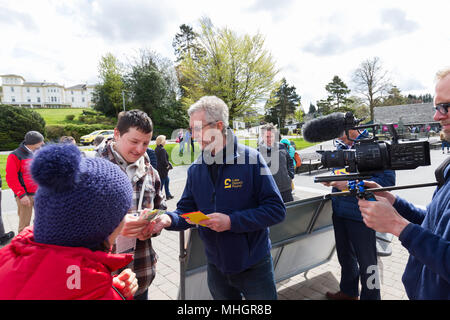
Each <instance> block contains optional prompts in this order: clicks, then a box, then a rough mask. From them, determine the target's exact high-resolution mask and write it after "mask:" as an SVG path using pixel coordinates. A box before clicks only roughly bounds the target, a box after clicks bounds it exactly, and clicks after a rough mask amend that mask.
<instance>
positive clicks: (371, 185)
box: [364, 180, 395, 206]
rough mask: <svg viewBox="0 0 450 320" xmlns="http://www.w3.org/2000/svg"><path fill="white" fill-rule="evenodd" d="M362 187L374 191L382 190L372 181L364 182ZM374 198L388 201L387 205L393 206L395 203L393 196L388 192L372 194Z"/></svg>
mask: <svg viewBox="0 0 450 320" xmlns="http://www.w3.org/2000/svg"><path fill="white" fill-rule="evenodd" d="M364 187H365V188H366V189H375V188H382V187H381V186H380V185H379V184H378V183H376V182H374V181H367V180H364ZM374 194H375V196H378V197H383V198H385V199H386V200H388V201H389V203H390V204H391V206H392V205H394V202H395V194H393V193H391V192H389V191H377V192H374Z"/></svg>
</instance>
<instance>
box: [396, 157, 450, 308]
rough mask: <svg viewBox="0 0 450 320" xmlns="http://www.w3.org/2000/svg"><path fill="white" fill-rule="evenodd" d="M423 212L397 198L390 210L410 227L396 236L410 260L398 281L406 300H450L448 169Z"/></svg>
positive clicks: (448, 168) (449, 199)
mask: <svg viewBox="0 0 450 320" xmlns="http://www.w3.org/2000/svg"><path fill="white" fill-rule="evenodd" d="M445 177H446V182H445V184H444V185H443V186H442V187H440V188H439V189H437V190H436V191H435V193H434V195H433V199H432V201H431V203H430V204H429V205H428V206H427V209H426V210H423V209H420V208H417V207H415V206H414V205H412V204H411V203H409V202H407V201H406V200H404V199H402V198H400V197H398V196H397V199H396V201H395V203H394V208H395V209H396V210H397V212H398V213H400V214H401V215H402V216H403V217H404V218H405V219H407V220H408V221H410V222H411V223H410V224H408V225H407V226H406V228H405V229H403V231H402V232H401V233H400V236H399V239H400V241H401V243H402V245H403V246H404V247H405V248H406V249H408V251H409V254H410V257H409V260H408V264H407V265H406V268H405V272H404V274H403V277H402V281H403V284H404V286H405V289H406V293H407V294H408V297H409V299H427V300H428V299H430V300H438V299H439V300H448V299H450V165H449V166H447V168H446V170H445Z"/></svg>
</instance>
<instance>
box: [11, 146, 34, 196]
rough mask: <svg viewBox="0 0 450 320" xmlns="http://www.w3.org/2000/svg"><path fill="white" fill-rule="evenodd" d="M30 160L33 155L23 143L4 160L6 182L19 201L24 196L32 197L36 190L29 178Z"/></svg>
mask: <svg viewBox="0 0 450 320" xmlns="http://www.w3.org/2000/svg"><path fill="white" fill-rule="evenodd" d="M32 160H33V153H32V152H31V151H30V150H28V149H27V148H26V147H25V145H24V144H23V142H22V143H21V144H20V146H19V147H18V148H17V149H16V150H14V151H13V152H11V153H10V154H9V155H8V159H7V160H6V177H5V178H6V182H7V183H8V186H9V187H10V188H11V190H12V191H13V192H14V194H15V195H16V196H17V197H19V199H21V198H23V197H24V196H26V195H34V194H35V192H36V190H37V188H38V185H37V184H36V182H34V180H33V178H32V177H31V172H30V164H31V161H32Z"/></svg>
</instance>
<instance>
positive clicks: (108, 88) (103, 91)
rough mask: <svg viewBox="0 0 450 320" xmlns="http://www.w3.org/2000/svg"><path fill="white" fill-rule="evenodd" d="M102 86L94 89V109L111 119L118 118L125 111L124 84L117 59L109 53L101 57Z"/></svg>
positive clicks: (100, 73) (99, 69) (100, 75)
mask: <svg viewBox="0 0 450 320" xmlns="http://www.w3.org/2000/svg"><path fill="white" fill-rule="evenodd" d="M98 71H99V77H100V79H101V84H99V85H97V86H96V87H95V89H94V93H93V100H94V109H95V110H97V111H100V112H102V113H103V114H105V115H106V116H109V117H117V115H118V113H119V112H120V111H121V110H122V109H123V99H122V91H123V89H124V83H123V80H122V73H121V69H120V66H119V61H118V60H117V58H116V57H115V56H114V55H113V54H111V53H108V54H106V55H105V56H103V57H101V59H100V63H99V67H98Z"/></svg>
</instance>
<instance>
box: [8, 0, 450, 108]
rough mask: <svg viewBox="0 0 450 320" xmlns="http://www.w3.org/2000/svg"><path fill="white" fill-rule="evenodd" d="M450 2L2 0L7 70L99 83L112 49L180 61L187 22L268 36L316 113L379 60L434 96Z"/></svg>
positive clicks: (281, 65) (444, 57) (446, 48)
mask: <svg viewBox="0 0 450 320" xmlns="http://www.w3.org/2000/svg"><path fill="white" fill-rule="evenodd" d="M449 12H450V1H448V0H433V1H416V0H409V1H403V0H397V1H395V0H390V1H384V0H377V1H361V0H359V1H351V0H348V1H347V0H342V1H335V0H317V1H311V0H310V1H298V0H297V1H296V0H227V1H215V0H209V1H203V0H189V1H175V0H164V1H161V0H158V1H154V0H127V1H119V0H65V1H59V0H31V1H28V0H14V1H13V0H0V39H1V45H0V75H1V74H18V75H21V76H23V77H24V78H25V79H26V81H44V80H45V81H47V82H57V83H59V84H61V85H64V86H66V87H69V86H73V85H76V84H80V83H89V84H94V83H97V82H98V81H99V79H98V63H99V61H100V58H101V57H102V56H104V55H105V54H106V53H109V52H110V53H112V54H114V55H115V56H116V57H117V58H118V59H119V60H120V61H122V62H125V63H126V62H127V61H130V60H132V59H133V57H136V56H137V55H138V52H139V50H140V49H148V50H152V51H155V52H157V53H158V54H160V55H161V56H163V57H166V58H168V59H169V60H172V61H174V60H175V55H174V50H173V47H172V41H173V38H174V36H175V34H176V33H177V32H179V26H180V25H181V24H183V23H184V24H189V25H191V26H192V27H194V29H198V27H199V19H200V18H201V17H209V18H210V19H211V21H212V22H213V24H214V25H215V26H216V27H218V28H222V27H228V28H230V29H232V30H234V31H236V32H237V33H238V34H240V35H243V34H250V35H254V34H256V33H257V32H259V33H261V34H262V35H263V36H264V37H265V48H266V49H267V50H268V51H269V52H270V53H271V54H272V56H273V58H274V60H275V62H276V67H277V68H278V69H279V73H278V75H277V80H280V79H281V78H283V77H284V78H286V80H287V82H288V84H290V85H294V86H295V87H296V89H297V93H298V94H299V95H300V96H301V101H302V106H303V108H304V109H305V110H308V108H309V104H310V102H312V103H313V104H315V103H316V101H317V100H320V99H325V98H326V97H327V92H326V90H325V86H326V84H327V83H329V82H330V81H331V80H332V78H333V77H334V76H335V75H338V76H339V77H340V78H341V79H342V80H343V81H344V82H345V83H346V84H347V85H348V86H349V88H350V89H352V88H353V87H352V81H351V79H352V74H353V72H354V71H355V69H357V68H358V67H359V65H360V64H361V63H362V62H363V61H364V60H367V59H372V58H373V57H379V58H380V61H381V64H382V66H383V69H384V70H386V71H388V73H389V78H390V80H391V83H392V84H394V85H396V86H397V87H398V88H399V89H400V90H401V92H402V93H403V94H408V93H411V94H425V93H431V94H434V75H435V73H436V71H437V70H438V69H441V68H443V67H446V66H450V25H449V23H448V20H449V19H448V14H449Z"/></svg>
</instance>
